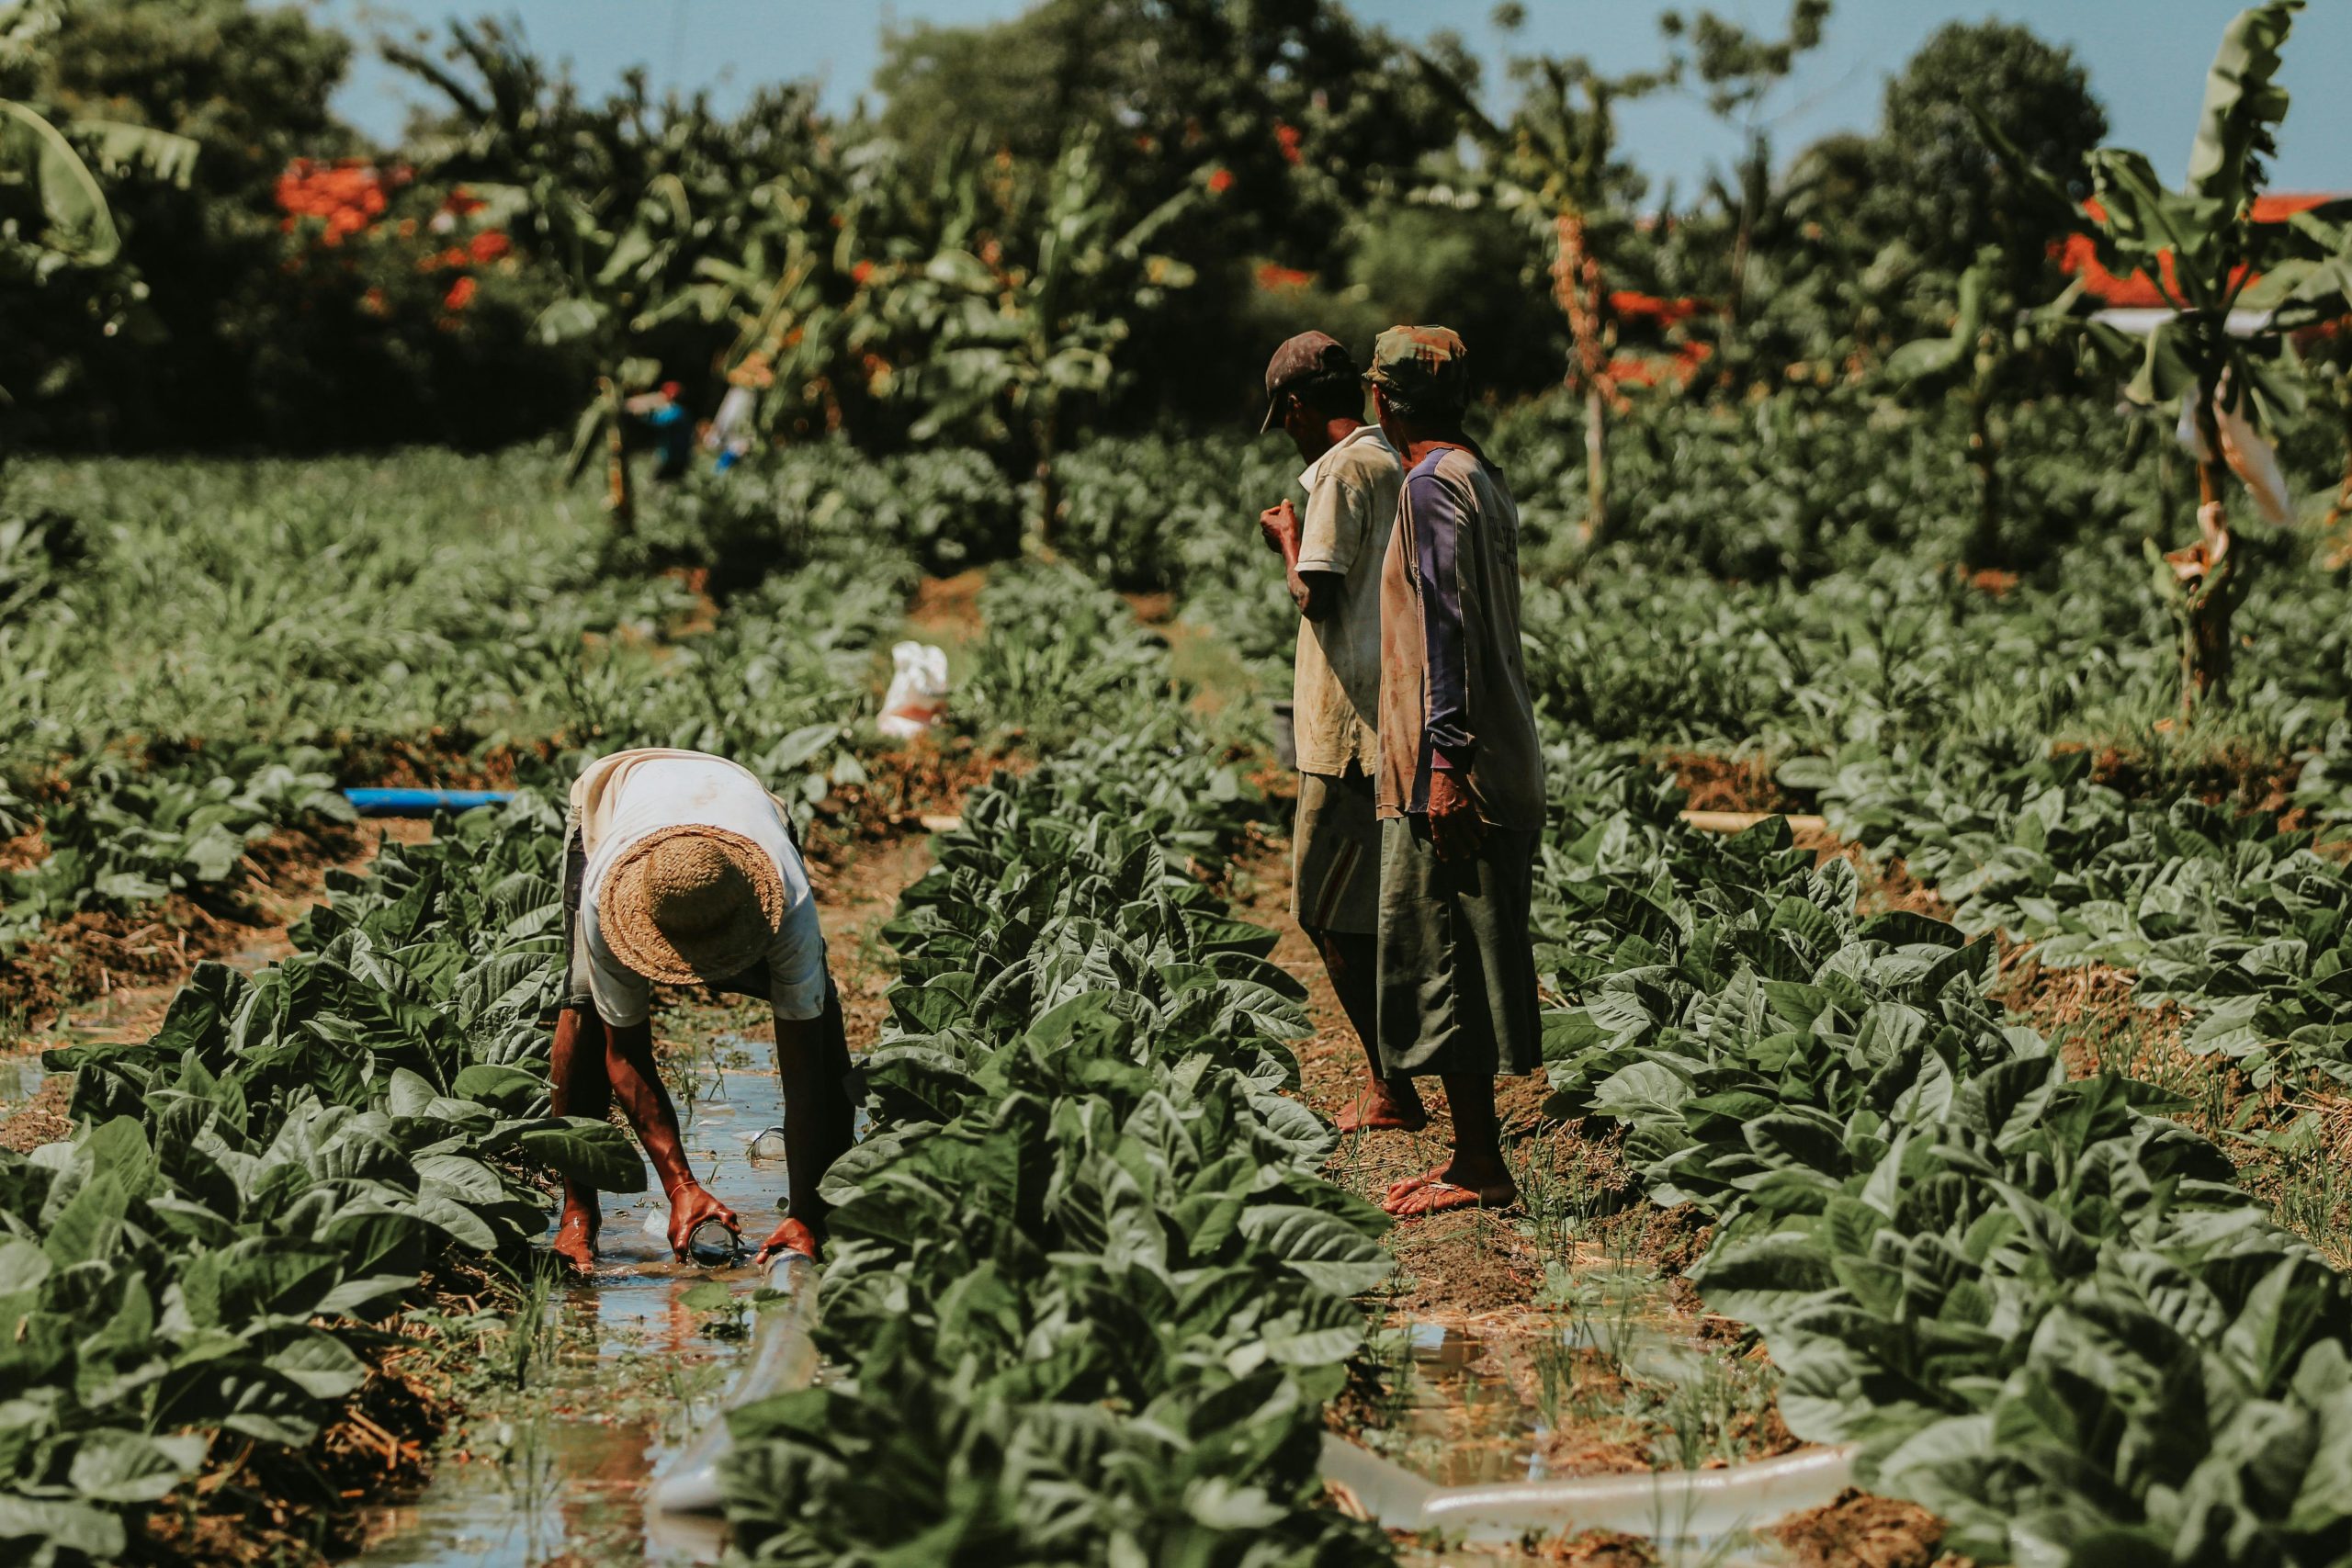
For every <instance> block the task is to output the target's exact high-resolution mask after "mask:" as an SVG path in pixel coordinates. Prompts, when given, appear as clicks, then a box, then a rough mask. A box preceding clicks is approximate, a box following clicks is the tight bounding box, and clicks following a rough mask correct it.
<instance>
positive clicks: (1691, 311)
mask: <svg viewBox="0 0 2352 1568" xmlns="http://www.w3.org/2000/svg"><path fill="white" fill-rule="evenodd" d="M1609 309H1610V310H1611V311H1612V312H1614V313H1615V315H1616V316H1617V318H1618V319H1619V320H1620V321H1656V322H1657V324H1658V325H1659V326H1661V327H1670V326H1673V325H1675V324H1676V323H1677V322H1680V321H1688V320H1690V319H1691V317H1692V316H1695V315H1698V314H1699V313H1700V312H1701V311H1702V310H1712V309H1713V307H1712V306H1710V305H1708V304H1707V302H1706V301H1704V300H1702V299H1660V298H1659V297H1658V296H1657V295H1655V294H1636V293H1634V291H1633V290H1631V289H1628V288H1621V289H1618V290H1616V291H1615V292H1613V293H1611V295H1610V296H1609Z"/></svg>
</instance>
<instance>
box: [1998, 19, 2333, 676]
mask: <svg viewBox="0 0 2352 1568" xmlns="http://www.w3.org/2000/svg"><path fill="white" fill-rule="evenodd" d="M2302 8H2303V0H2270V3H2269V4H2267V5H2262V6H2253V7H2251V8H2250V9H2248V10H2245V11H2243V12H2241V13H2239V14H2238V16H2237V17H2235V18H2234V19H2233V20H2232V21H2231V22H2230V24H2229V26H2228V27H2227V28H2226V29H2225V30H2224V31H2223V33H2222V43H2221V48H2220V50H2219V51H2218V52H2217V53H2216V54H2215V56H2214V59H2213V65H2212V69H2211V72H2210V73H2209V74H2208V76H2207V78H2206V85H2205V104H2204V108H2203V111H2202V114H2201V115H2200V117H2199V123H2198V129H2197V141H2196V144H2195V146H2194V147H2193V148H2192V150H2191V151H2190V153H2189V159H2188V179H2187V181H2186V182H2185V183H2184V184H2183V185H2182V186H2181V187H2180V188H2179V189H2177V190H2176V189H2173V188H2170V187H2168V186H2165V184H2164V182H2163V181H2162V180H2161V179H2160V178H2158V177H2157V175H2156V173H2155V169H2154V165H2152V164H2150V163H2149V161H2148V159H2147V157H2146V156H2145V155H2144V154H2143V153H2140V152H2133V151H2131V150H2130V149H2127V148H2120V147H2102V148H2100V149H2098V151H2096V152H2093V153H2091V154H2090V157H2089V159H2088V164H2089V170H2090V175H2091V181H2092V196H2093V200H2092V201H2091V203H2089V204H2088V205H2087V206H2086V214H2087V216H2088V219H2089V220H2090V223H2091V226H2092V238H2093V240H2094V242H2095V243H2096V244H2097V247H2098V258H2099V261H2100V263H2101V265H2104V266H2105V267H2107V269H2108V270H2109V271H2110V272H2113V273H2115V274H2117V275H2118V276H2131V275H2132V274H2134V273H2144V274H2145V275H2146V276H2148V277H2150V278H2152V279H2154V281H2155V283H2156V285H2157V287H2158V288H2160V289H2161V290H2162V291H2163V293H2164V296H2165V300H2166V302H2167V303H2168V304H2169V305H2170V307H2171V309H2172V311H2173V314H2172V315H2170V316H2169V317H2167V318H2165V320H2163V321H2160V322H2159V323H2158V324H2157V325H2156V326H2155V327H2154V330H2153V331H2151V332H2150V333H2148V336H2147V340H2146V343H2145V344H2144V347H2143V350H2142V353H2141V363H2140V367H2139V370H2138V373H2137V374H2136V375H2135V376H2134V377H2133V378H2131V384H2130V386H2129V387H2128V389H2127V395H2128V396H2130V397H2131V400H2133V401H2135V402H2138V403H2141V404H2143V405H2151V406H2153V405H2157V404H2165V403H2170V402H2173V401H2175V400H2180V399H2182V398H2184V397H2185V398H2186V399H2187V400H2188V414H2189V419H2190V421H2191V422H2192V423H2193V425H2194V428H2195V430H2196V433H2197V435H2198V437H2199V443H2198V500H2199V505H2198V509H2197V527H2198V536H2197V538H2196V540H2195V541H2194V542H2192V543H2190V544H2188V545H2186V546H2184V547H2181V548H2179V549H2177V550H2173V551H2170V552H2168V553H2165V552H2159V551H2158V550H2157V549H2156V548H2155V547H2154V545H2151V546H2150V547H2149V550H2150V555H2151V557H2152V558H2153V562H2154V573H2155V577H2156V581H2157V583H2158V585H2159V588H2160V591H2161V592H2163V593H2164V594H2165V598H2166V600H2167V601H2168V602H2169V604H2171V606H2172V609H2173V613H2174V616H2175V619H2176V620H2177V622H2178V624H2179V626H2180V637H2181V648H2180V669H2181V709H2182V712H2183V713H2184V715H2186V714H2188V713H2189V712H2191V711H2193V710H2194V709H2195V708H2196V707H2197V705H2199V704H2200V703H2211V704H2215V705H2218V704H2222V703H2224V702H2226V701H2227V700H2228V694H2229V681H2230V673H2231V666H2232V662H2233V654H2234V651H2235V639H2234V637H2233V634H2232V629H2231V622H2232V616H2233V612H2234V610H2235V607H2236V605H2237V604H2238V603H2239V602H2240V601H2241V600H2242V599H2243V597H2244V596H2245V590H2246V577H2247V572H2248V563H2247V562H2246V561H2245V558H2244V552H2242V551H2240V550H2237V549H2236V548H2235V547H2234V544H2235V541H2234V537H2233V532H2232V529H2231V525H2230V518H2229V512H2228V509H2227V506H2226V504H2225V498H2226V493H2227V486H2228V481H2229V468H2228V466H2227V462H2226V458H2225V456H2224V450H2225V448H2224V441H2223V431H2222V416H2223V413H2224V412H2225V411H2226V412H2230V413H2233V414H2235V415H2239V416H2242V417H2244V418H2245V420H2247V421H2248V422H2249V423H2251V424H2252V425H2253V426H2254V427H2255V428H2256V430H2257V431H2260V430H2264V429H2267V428H2271V427H2273V426H2275V424H2276V423H2277V421H2278V418H2279V417H2280V416H2282V415H2284V414H2287V413H2290V412H2294V411H2295V410H2296V409H2298V408H2300V407H2301V400H2302V389H2301V386H2300V385H2299V384H2298V382H2297V379H2296V378H2295V377H2294V376H2292V375H2291V374H2290V371H2289V368H2288V365H2287V361H2286V355H2285V347H2286V342H2287V339H2288V337H2289V336H2290V334H2291V333H2293V332H2295V331H2296V330H2298V329H2299V328H2301V327H2303V326H2307V325H2310V324H2312V323H2313V322H2316V321H2322V320H2325V319H2328V318H2329V317H2331V316H2333V315H2335V314H2338V313H2340V312H2341V310H2342V309H2343V298H2344V284H2345V281H2346V277H2345V273H2344V263H2343V259H2342V257H2341V255H2340V254H2331V252H2330V249H2329V247H2328V244H2327V243H2326V242H2325V239H2324V229H2325V225H2326V222H2327V220H2329V219H2330V218H2333V217H2335V216H2338V215H2337V214H2335V213H2333V212H2323V213H2320V214H2317V215H2314V216H2313V218H2312V221H2309V222H2303V223H2257V222H2256V221H2255V220H2254V206H2255V199H2256V197H2258V196H2259V195H2261V193H2262V189H2263V186H2264V185H2265V183H2266V181H2267V168H2266V167H2265V164H2264V160H2265V159H2266V158H2267V157H2268V156H2269V155H2270V154H2271V153H2272V152H2274V151H2275V141H2274V136H2275V132H2276V130H2277V128H2278V124H2279V123H2280V122H2281V121H2282V120H2283V119H2284V118H2286V114H2287V91H2286V89H2285V88H2284V87H2281V86H2280V85H2278V80H2277V77H2278V65H2279V59H2280V50H2281V48H2282V47H2283V45H2284V44H2285V42H2286V39H2287V35H2288V32H2289V30H2290V28H2292V26H2293V24H2294V17H2295V13H2296V12H2298V11H2300V10H2301V9H2302ZM1978 123H1979V125H1980V127H1981V128H1982V129H1984V130H1985V134H1986V137H1987V139H1988V141H1992V142H1993V143H1994V145H1995V147H1996V151H1998V152H2001V153H2002V155H2003V156H2004V157H2005V158H2007V159H2009V160H2011V161H2012V162H2014V163H2018V164H2020V166H2021V168H2022V165H2023V161H2022V160H2021V159H2020V158H2019V157H2018V154H2017V152H2016V149H2015V148H2014V147H2013V146H2011V145H2009V144H2008V143H2007V142H2006V141H2003V140H2002V139H2001V138H2000V137H1999V134H1998V133H1997V132H1996V131H1995V130H1992V128H1991V127H1990V126H1989V125H1986V124H1985V122H1984V121H1983V119H1982V118H1980V119H1979V122H1978ZM2023 172H2026V173H2027V174H2029V175H2030V177H2032V178H2034V179H2036V180H2037V181H2038V183H2040V184H2041V186H2042V187H2043V188H2044V189H2045V190H2046V191H2048V192H2050V193H2052V194H2053V195H2054V194H2058V192H2057V186H2056V183H2055V182H2054V180H2052V178H2051V176H2050V175H2047V174H2046V173H2043V172H2041V171H2034V170H2030V169H2024V170H2023Z"/></svg>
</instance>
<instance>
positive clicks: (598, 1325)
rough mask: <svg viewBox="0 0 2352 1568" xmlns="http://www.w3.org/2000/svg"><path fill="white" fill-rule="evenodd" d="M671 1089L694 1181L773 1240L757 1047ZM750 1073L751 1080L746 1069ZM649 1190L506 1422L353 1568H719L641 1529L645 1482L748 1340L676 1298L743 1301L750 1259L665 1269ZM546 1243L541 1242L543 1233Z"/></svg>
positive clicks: (708, 1556)
mask: <svg viewBox="0 0 2352 1568" xmlns="http://www.w3.org/2000/svg"><path fill="white" fill-rule="evenodd" d="M714 1047H715V1048H714V1049H713V1050H712V1051H711V1052H710V1053H709V1054H708V1055H706V1056H705V1057H704V1058H702V1059H700V1060H698V1061H696V1062H695V1064H694V1065H693V1066H692V1067H691V1068H690V1069H688V1070H686V1071H684V1072H682V1073H679V1074H677V1075H676V1076H675V1077H674V1078H673V1089H674V1090H676V1091H678V1092H677V1099H678V1102H679V1103H678V1110H679V1115H680V1122H681V1126H682V1129H683V1131H684V1134H685V1142H686V1147H687V1149H688V1151H689V1152H690V1154H691V1155H692V1156H693V1159H694V1166H695V1173H696V1174H697V1175H698V1176H701V1177H702V1178H703V1179H705V1180H706V1181H707V1183H708V1185H709V1186H710V1188H711V1190H713V1191H714V1192H716V1193H717V1194H718V1197H719V1198H720V1200H721V1201H724V1202H726V1203H727V1204H728V1206H729V1207H730V1208H732V1209H733V1210H734V1211H735V1212H736V1213H737V1214H738V1215H739V1216H741V1219H742V1222H743V1230H744V1234H745V1235H746V1236H747V1237H748V1238H749V1239H750V1240H751V1242H752V1244H753V1245H757V1243H758V1242H759V1241H761V1240H762V1239H764V1238H765V1236H766V1235H767V1233H768V1232H769V1231H770V1230H771V1229H773V1228H774V1227H775V1222H776V1219H777V1217H778V1207H779V1205H780V1204H781V1203H782V1201H783V1199H784V1196H785V1173H784V1164H783V1162H782V1161H781V1160H775V1161H769V1160H765V1159H754V1158H752V1156H751V1154H750V1145H751V1144H752V1139H754V1138H755V1137H756V1136H757V1135H758V1134H759V1133H760V1132H761V1131H762V1130H763V1129H764V1128H768V1127H773V1126H775V1125H776V1124H777V1123H779V1122H781V1121H782V1120H783V1103H782V1097H781V1095H780V1094H779V1092H778V1089H777V1086H776V1080H775V1073H774V1071H773V1069H772V1066H771V1056H770V1047H768V1046H766V1045H750V1046H746V1044H745V1043H744V1042H743V1041H742V1040H741V1037H740V1036H731V1035H719V1036H717V1037H715V1039H714ZM754 1062H756V1064H757V1065H756V1066H754V1065H753V1063H754ZM667 1217H668V1211H667V1208H666V1206H665V1205H664V1204H663V1203H662V1200H661V1194H660V1192H659V1191H658V1190H655V1191H653V1192H651V1193H642V1194H635V1195H631V1196H629V1197H628V1198H619V1199H616V1198H611V1197H608V1198H607V1199H606V1201H605V1228H604V1235H603V1238H602V1242H601V1244H600V1247H599V1252H600V1267H599V1268H598V1269H597V1270H596V1274H595V1277H594V1280H590V1281H588V1282H585V1283H582V1284H581V1285H578V1286H575V1287H571V1288H570V1289H567V1290H564V1291H561V1292H559V1293H558V1294H557V1295H556V1296H555V1297H554V1298H553V1299H552V1300H551V1301H550V1302H549V1303H548V1309H547V1310H548V1324H547V1328H548V1342H549V1344H550V1345H551V1346H552V1347H553V1350H552V1355H551V1364H549V1365H548V1367H547V1368H546V1370H545V1371H541V1372H538V1373H537V1374H535V1375H534V1378H533V1381H532V1382H530V1383H529V1384H528V1386H526V1389H525V1391H524V1392H523V1393H520V1394H519V1395H516V1396H515V1397H514V1398H513V1399H511V1400H509V1401H506V1402H504V1407H503V1408H501V1409H499V1410H498V1411H496V1412H495V1413H493V1414H492V1415H490V1416H486V1417H485V1418H484V1419H482V1420H480V1421H478V1422H476V1423H475V1424H474V1425H473V1426H471V1427H468V1428H467V1429H466V1430H465V1431H463V1432H462V1433H460V1434H458V1435H456V1436H455V1437H453V1438H452V1439H451V1441H450V1445H449V1449H448V1450H447V1451H445V1452H444V1453H443V1455H442V1456H441V1457H440V1459H439V1461H437V1463H436V1465H435V1472H434V1477H433V1480H432V1482H431V1483H430V1484H428V1485H427V1487H426V1488H425V1490H424V1494H423V1495H421V1496H419V1497H418V1498H417V1499H416V1500H415V1501H414V1502H413V1503H410V1504H407V1505H404V1506H400V1507H395V1508H386V1509H382V1510H379V1512H378V1514H377V1515H376V1516H375V1517H373V1518H371V1519H370V1520H369V1521H368V1533H369V1535H370V1537H371V1538H372V1539H373V1542H374V1544H372V1545H371V1546H370V1547H369V1548H368V1551H365V1552H364V1553H362V1554H361V1555H360V1556H359V1557H358V1558H357V1559H356V1561H357V1562H360V1563H362V1564H367V1565H370V1568H395V1565H399V1568H428V1565H429V1568H459V1565H463V1568H535V1565H537V1564H540V1563H546V1562H550V1561H557V1562H599V1563H601V1562H657V1563H687V1562H710V1561H715V1560H716V1558H717V1557H718V1550H719V1546H720V1544H721V1543H720V1541H719V1540H718V1537H717V1535H716V1533H715V1532H711V1531H707V1530H699V1529H695V1528H693V1527H691V1526H681V1525H679V1524H677V1523H675V1522H673V1521H668V1520H665V1519H663V1518H662V1517H660V1516H654V1517H648V1515H647V1513H646V1510H645V1507H644V1503H643V1497H644V1491H645V1486H646V1483H647V1481H648V1479H649V1478H650V1476H651V1475H652V1474H653V1472H655V1470H656V1469H657V1468H658V1467H659V1466H660V1465H661V1463H662V1461H663V1460H664V1459H665V1458H666V1457H668V1455H670V1454H671V1453H672V1452H673V1451H675V1450H677V1449H678V1448H680V1447H682V1446H684V1444H685V1443H686V1442H688V1441H690V1440H691V1439H692V1438H693V1436H694V1435H695V1433H696V1432H697V1431H699V1430H700V1429H701V1428H702V1427H703V1426H704V1425H705V1424H707V1422H708V1421H710V1420H713V1419H716V1418H717V1416H718V1402H719V1395H720V1394H721V1393H723V1392H724V1390H725V1387H726V1383H727V1381H728V1376H729V1372H730V1371H731V1369H732V1365H733V1363H734V1361H735V1360H736V1359H737V1358H738V1357H739V1356H740V1355H741V1353H742V1350H743V1348H744V1341H743V1340H742V1339H741V1337H735V1336H734V1335H733V1333H731V1332H730V1330H731V1329H732V1328H733V1326H734V1325H732V1324H730V1322H729V1315H728V1314H725V1313H714V1312H711V1311H707V1310H698V1308H697V1307H696V1306H690V1305H689V1304H687V1302H686V1299H685V1298H686V1295H687V1292H690V1291H692V1290H694V1289H695V1287H696V1286H698V1285H701V1284H703V1283H704V1282H706V1281H708V1280H719V1281H723V1282H724V1283H726V1284H728V1285H729V1286H730V1287H731V1288H732V1289H733V1291H734V1292H735V1293H736V1295H737V1297H738V1299H739V1300H741V1301H744V1302H748V1300H749V1297H750V1294H751V1292H752V1290H753V1289H754V1288H755V1287H756V1286H757V1284H758V1281H759V1278H760V1275H761V1270H758V1269H753V1268H752V1267H751V1266H750V1265H749V1262H748V1260H746V1261H745V1262H743V1263H741V1264H738V1265H735V1266H733V1267H729V1268H721V1269H702V1268H696V1267H694V1266H692V1265H685V1264H679V1263H675V1262H673V1261H672V1260H671V1259H670V1256H669V1247H668V1244H667V1242H666V1240H665V1239H664V1237H663V1234H662V1227H663V1225H664V1224H665V1223H666V1220H667ZM549 1234H550V1235H552V1234H553V1232H552V1227H550V1232H549Z"/></svg>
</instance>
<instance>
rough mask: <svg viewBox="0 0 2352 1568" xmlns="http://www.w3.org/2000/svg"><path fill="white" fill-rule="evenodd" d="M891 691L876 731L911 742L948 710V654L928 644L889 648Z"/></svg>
mask: <svg viewBox="0 0 2352 1568" xmlns="http://www.w3.org/2000/svg"><path fill="white" fill-rule="evenodd" d="M890 666H891V673H890V690H889V693H888V694H887V695H885V696H884V697H883V699H882V716H881V717H880V718H877V719H876V720H875V721H874V728H876V729H879V730H880V731H881V732H882V733H883V734H885V735H888V736H889V737H891V738H892V739H899V740H910V739H914V737H916V736H918V735H921V734H922V732H923V731H924V730H926V729H929V728H931V727H932V726H933V724H935V723H937V722H938V719H939V716H940V715H941V714H944V713H945V712H946V711H947V654H946V651H945V650H944V649H937V648H933V647H932V646H931V644H929V643H927V642H902V643H899V645H898V646H897V647H895V648H893V649H890Z"/></svg>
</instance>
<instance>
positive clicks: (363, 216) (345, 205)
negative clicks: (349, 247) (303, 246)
mask: <svg viewBox="0 0 2352 1568" xmlns="http://www.w3.org/2000/svg"><path fill="white" fill-rule="evenodd" d="M384 184H385V181H384V175H383V173H382V171H380V170H379V169H378V168H377V167H376V166H375V165H374V164H363V163H361V162H359V161H358V160H356V159H350V158H345V159H338V160H336V161H334V162H333V163H318V162H314V161H313V160H311V159H309V158H297V159H295V160H294V161H293V162H292V163H290V164H287V165H286V172H285V173H284V174H281V175H278V176H277V209H278V210H279V211H280V212H283V213H285V214H286V222H285V227H286V229H287V231H288V232H289V233H290V232H292V231H293V229H294V226H295V225H296V224H297V223H298V222H300V220H303V219H305V218H315V219H318V220H320V221H321V222H322V223H324V224H325V225H326V232H325V234H324V236H323V239H322V243H326V244H330V245H339V244H341V243H343V242H344V239H345V236H347V235H351V234H357V233H361V232H364V231H366V230H367V229H368V227H369V225H371V224H373V223H374V222H375V221H376V220H377V219H379V218H381V217H382V216H383V215H384V208H385V206H386V202H387V198H386V197H385V195H384Z"/></svg>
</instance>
